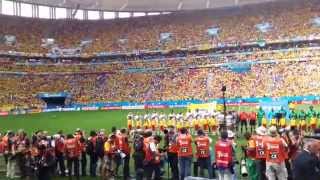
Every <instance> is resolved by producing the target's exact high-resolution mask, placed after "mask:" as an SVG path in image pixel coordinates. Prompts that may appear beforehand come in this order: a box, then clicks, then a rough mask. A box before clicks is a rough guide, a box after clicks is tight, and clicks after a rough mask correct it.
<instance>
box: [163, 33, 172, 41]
mask: <svg viewBox="0 0 320 180" xmlns="http://www.w3.org/2000/svg"><path fill="white" fill-rule="evenodd" d="M171 39H172V33H169V32H165V33H160V42H161V43H165V42H168V41H170V40H171Z"/></svg>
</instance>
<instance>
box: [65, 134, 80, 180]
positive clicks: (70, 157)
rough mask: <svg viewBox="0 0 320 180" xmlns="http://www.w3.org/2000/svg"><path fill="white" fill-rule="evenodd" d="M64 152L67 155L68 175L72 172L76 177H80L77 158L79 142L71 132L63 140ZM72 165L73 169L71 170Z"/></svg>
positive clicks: (78, 156) (70, 175)
mask: <svg viewBox="0 0 320 180" xmlns="http://www.w3.org/2000/svg"><path fill="white" fill-rule="evenodd" d="M65 153H66V157H67V167H68V175H69V177H72V172H74V175H75V177H76V179H80V176H79V158H80V154H81V149H80V142H79V140H77V139H76V138H75V137H73V135H72V134H68V135H67V140H66V141H65ZM72 167H73V171H72Z"/></svg>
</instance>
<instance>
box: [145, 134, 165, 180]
mask: <svg viewBox="0 0 320 180" xmlns="http://www.w3.org/2000/svg"><path fill="white" fill-rule="evenodd" d="M160 141H161V136H158V135H156V136H153V137H149V138H148V140H147V141H145V145H144V152H145V158H144V164H145V166H144V167H145V171H146V177H147V180H151V179H154V180H160V179H161V156H162V155H163V154H162V153H160V151H159V148H158V145H159V143H160ZM161 152H163V150H162V151H161ZM153 174H154V176H153V178H152V175H153Z"/></svg>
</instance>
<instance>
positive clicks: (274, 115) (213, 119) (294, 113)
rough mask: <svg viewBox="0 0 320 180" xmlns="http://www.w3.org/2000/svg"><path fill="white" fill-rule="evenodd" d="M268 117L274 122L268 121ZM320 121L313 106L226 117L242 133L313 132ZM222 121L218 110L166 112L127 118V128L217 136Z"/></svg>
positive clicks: (238, 113) (234, 128) (232, 128)
mask: <svg viewBox="0 0 320 180" xmlns="http://www.w3.org/2000/svg"><path fill="white" fill-rule="evenodd" d="M267 117H268V118H269V119H271V120H267ZM286 117H289V119H286ZM319 119H320V112H317V111H315V110H314V108H313V106H310V107H309V110H308V111H307V112H305V111H303V110H300V111H298V110H296V109H294V108H291V109H290V112H289V115H288V116H287V115H286V112H285V111H284V109H283V108H281V110H280V111H278V112H275V111H274V110H271V112H270V113H269V114H266V113H265V111H263V109H262V108H261V107H260V108H259V109H258V111H257V112H236V111H229V112H228V113H227V114H226V117H225V120H226V125H227V127H228V129H230V130H239V131H240V132H241V133H242V132H243V131H246V132H247V131H248V125H249V126H250V129H251V132H253V131H254V130H255V128H256V126H257V125H258V126H264V127H270V126H276V127H281V128H285V127H290V128H293V129H301V130H304V131H306V130H307V131H311V130H314V129H316V128H317V127H318V126H319ZM223 122H224V115H223V113H222V112H218V111H217V112H213V113H209V112H206V111H202V112H200V111H199V110H196V111H195V112H191V111H188V112H186V113H185V114H183V113H178V114H174V113H170V114H168V115H166V114H164V113H160V114H158V113H151V114H144V115H138V114H133V113H129V114H128V116H127V126H128V129H129V130H132V129H152V130H153V131H163V130H164V129H165V128H167V127H169V126H174V127H176V128H177V129H181V128H187V129H191V130H194V131H193V132H196V131H197V130H199V129H203V130H204V131H207V132H208V131H210V132H212V133H213V134H215V133H216V131H217V130H218V128H219V125H220V124H222V123H223Z"/></svg>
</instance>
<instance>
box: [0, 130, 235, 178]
mask: <svg viewBox="0 0 320 180" xmlns="http://www.w3.org/2000/svg"><path fill="white" fill-rule="evenodd" d="M131 136H132V141H131V140H130V139H131V138H130V134H129V132H127V130H126V129H121V130H120V131H119V130H116V128H112V133H111V134H109V135H108V136H106V135H105V134H104V131H103V130H101V131H99V132H98V133H96V132H95V131H91V132H90V135H89V137H88V138H85V135H84V132H83V131H81V130H80V129H78V130H77V131H76V132H75V133H74V134H73V135H72V134H68V135H66V136H65V135H64V134H63V133H62V132H61V131H60V132H59V133H58V134H55V135H54V136H52V137H50V136H48V133H47V132H45V131H37V132H36V133H35V134H33V135H32V137H31V138H30V139H29V138H28V137H27V134H26V133H25V132H24V131H23V130H19V131H18V132H17V133H16V134H15V133H14V132H12V131H9V132H8V133H7V134H6V135H4V136H2V137H1V143H0V146H1V148H0V150H1V153H3V155H4V159H5V162H6V166H7V174H6V176H7V177H8V178H10V179H13V178H17V177H20V178H21V179H35V178H37V179H39V180H50V179H51V178H52V177H53V176H57V175H60V176H69V178H70V179H71V178H75V179H80V175H81V176H86V175H87V169H86V167H87V166H89V175H90V176H92V177H96V176H101V178H102V179H108V180H109V179H114V178H115V177H117V176H118V174H117V172H118V169H119V168H120V167H121V166H120V165H122V167H123V170H122V172H123V175H122V178H123V179H129V178H130V174H129V172H130V169H129V161H130V156H131V148H133V150H134V151H133V154H132V157H133V159H134V165H135V166H134V168H135V173H136V174H135V176H136V179H137V180H139V179H140V180H142V179H144V178H146V179H161V177H162V176H163V175H164V169H165V167H164V164H165V163H164V162H165V161H164V160H165V159H166V158H167V159H168V162H169V164H170V166H171V173H170V174H171V176H172V179H176V180H178V179H184V178H185V177H187V176H190V175H191V167H192V159H193V153H194V151H195V157H196V158H197V163H195V165H196V167H199V168H200V173H199V175H201V176H204V170H205V169H207V170H208V177H209V178H213V177H215V173H214V172H213V169H212V158H213V156H215V157H216V164H217V167H220V168H221V169H222V170H224V171H221V172H223V174H225V173H226V171H225V170H226V169H229V168H231V169H232V171H233V170H234V168H233V162H234V148H233V144H232V143H230V142H231V141H227V140H226V139H227V138H228V134H227V133H226V132H225V133H222V135H221V136H222V139H221V141H218V142H217V144H216V147H215V149H216V152H215V154H214V153H213V152H212V147H210V144H211V139H210V138H209V137H208V136H207V135H205V133H204V131H203V130H201V129H199V130H198V131H197V136H196V137H195V139H194V141H193V140H192V136H191V135H190V133H189V132H188V130H187V129H186V128H181V129H180V131H179V132H178V131H176V129H175V128H174V127H173V126H170V127H169V128H168V129H165V130H164V143H163V147H162V148H160V142H161V141H162V136H160V135H157V134H156V133H154V132H153V131H151V130H135V131H133V132H132V134H131ZM131 143H132V147H131ZM193 143H195V145H196V147H195V148H194V147H193ZM87 158H88V159H87ZM65 162H66V163H65ZM87 162H88V164H87ZM65 165H67V166H65ZM197 169H198V168H197ZM232 171H230V172H232ZM194 172H195V173H196V176H197V174H198V171H197V170H194ZM218 174H220V173H218ZM229 175H230V173H229ZM118 177H120V176H118Z"/></svg>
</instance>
